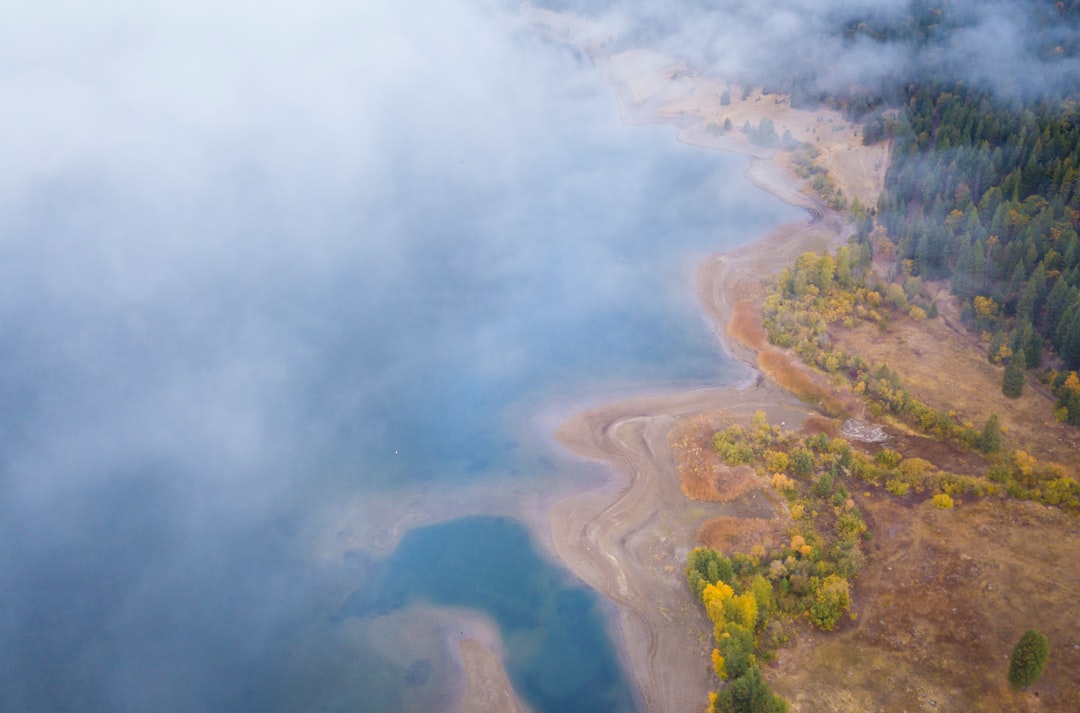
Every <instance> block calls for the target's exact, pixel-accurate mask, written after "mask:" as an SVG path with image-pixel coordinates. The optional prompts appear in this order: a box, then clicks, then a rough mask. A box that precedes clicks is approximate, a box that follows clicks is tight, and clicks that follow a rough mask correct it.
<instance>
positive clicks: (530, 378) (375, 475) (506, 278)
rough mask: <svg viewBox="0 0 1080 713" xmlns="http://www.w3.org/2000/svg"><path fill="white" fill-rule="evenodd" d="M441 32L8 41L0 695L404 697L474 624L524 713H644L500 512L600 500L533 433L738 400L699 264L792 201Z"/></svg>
mask: <svg viewBox="0 0 1080 713" xmlns="http://www.w3.org/2000/svg"><path fill="white" fill-rule="evenodd" d="M422 9H423V12H420V13H417V8H416V7H412V6H410V7H399V6H397V5H394V4H392V3H388V2H375V3H366V4H365V7H362V8H356V7H351V6H349V5H346V4H337V3H329V2H326V3H314V4H313V5H312V6H311V7H310V8H304V9H291V10H286V9H284V8H261V7H260V8H258V9H256V8H254V7H245V6H243V5H237V6H229V7H228V8H225V9H220V8H215V7H210V6H209V5H208V6H206V7H204V6H202V5H199V4H195V5H193V6H192V7H190V8H188V7H185V8H182V9H180V8H174V7H172V6H171V5H170V4H169V3H160V4H155V3H150V4H148V5H147V6H146V8H145V9H144V10H142V11H141V12H140V13H138V14H134V15H132V14H127V13H125V12H122V11H121V9H120V8H119V6H117V7H112V6H110V5H108V4H106V6H105V7H103V8H100V9H99V11H96V12H94V13H90V12H89V11H87V12H86V14H85V15H83V16H80V17H76V18H74V19H75V20H77V21H81V23H82V24H79V22H74V23H60V22H56V21H55V20H54V19H53V18H52V17H51V16H50V15H49V13H48V12H47V11H42V12H41V13H40V14H39V15H34V14H33V13H32V12H30V13H29V15H28V16H27V17H25V18H22V20H24V21H27V22H31V21H32V22H33V23H35V24H34V27H35V32H36V33H37V35H36V36H38V37H40V38H41V43H42V44H41V46H50V47H55V48H56V49H55V52H53V53H45V52H44V51H41V50H39V49H37V47H38V45H34V46H33V47H31V46H30V45H25V44H15V45H11V46H9V48H8V49H7V50H6V52H8V53H9V58H11V57H14V60H15V61H13V62H9V65H8V66H10V67H12V69H11V71H9V72H8V73H7V74H6V75H5V76H4V77H3V78H2V81H3V82H4V86H5V88H6V89H7V93H8V96H10V97H12V102H13V105H14V104H18V105H19V106H21V107H23V108H24V111H22V112H21V113H20V117H19V120H18V121H17V122H14V123H13V124H12V126H11V127H10V131H8V132H7V135H6V136H5V137H4V138H3V139H0V141H2V142H3V145H4V148H5V151H6V154H5V155H7V156H9V157H10V160H9V166H8V170H7V171H6V174H7V175H6V177H5V178H4V179H3V181H2V182H0V201H2V204H3V207H4V210H3V211H2V217H0V231H2V232H0V271H2V279H0V285H2V287H0V289H2V290H3V299H2V300H0V354H2V362H0V363H2V364H3V368H2V369H0V397H2V399H0V403H2V404H3V407H2V411H0V429H2V430H0V435H2V438H0V542H2V543H3V544H0V601H2V603H3V606H2V610H0V631H2V636H0V658H2V659H3V664H4V665H3V666H0V702H2V706H0V707H3V708H5V709H10V710H49V711H65V710H73V711H74V710H78V711H84V712H85V711H133V712H134V711H139V712H140V713H141V712H144V711H148V710H155V711H174V710H175V711H192V710H245V711H247V710H250V711H279V710H280V711H284V710H313V711H316V710H326V711H345V710H348V711H355V710H363V711H372V712H380V713H381V712H382V711H387V712H389V711H401V710H419V709H421V708H429V707H432V706H437V705H445V703H446V700H447V699H446V697H447V695H448V694H447V691H448V690H449V688H448V687H452V686H453V681H454V677H455V669H454V663H453V658H452V655H451V652H450V650H449V645H448V644H447V632H448V630H449V629H450V628H452V627H453V626H454V622H455V621H456V620H457V619H458V618H460V617H462V616H465V617H469V616H478V617H481V619H482V620H483V621H487V622H489V623H490V624H491V625H492V626H494V627H496V628H497V630H498V632H499V635H500V637H501V639H502V642H503V645H504V647H505V652H506V665H507V668H508V671H509V674H510V676H511V679H512V680H513V682H514V684H515V689H516V690H517V691H518V693H519V694H520V695H521V696H522V698H523V699H524V700H525V701H526V702H527V703H528V704H529V705H530V706H531V707H532V708H533V710H534V711H535V712H536V713H541V712H547V711H550V712H555V711H560V712H563V711H575V710H580V711H620V712H621V711H630V710H636V709H637V706H638V704H637V703H636V696H637V694H636V692H635V691H634V688H633V684H632V682H631V681H629V680H628V678H627V674H626V672H625V671H624V670H623V668H622V661H621V658H620V656H619V654H618V649H617V646H616V643H615V642H614V641H613V640H612V638H611V636H610V634H609V623H610V622H611V621H612V611H611V607H610V605H609V603H607V602H606V601H604V600H603V599H602V598H600V597H598V596H597V595H596V594H595V593H593V592H592V591H591V590H588V589H586V588H584V587H583V586H582V585H581V584H580V582H578V581H577V580H576V579H575V578H574V577H573V576H572V575H571V574H570V573H569V572H567V571H566V570H565V569H563V568H562V567H561V566H560V565H559V564H558V563H556V562H555V561H553V560H552V559H551V558H550V556H549V555H548V554H547V552H546V550H545V549H544V548H543V547H542V546H540V545H538V540H537V535H536V534H535V533H531V532H530V531H529V529H528V527H527V526H526V525H525V524H523V522H522V521H521V520H519V519H517V518H515V517H514V513H515V511H516V510H519V509H520V507H519V505H518V504H517V503H518V502H519V501H521V500H523V499H526V498H529V497H532V494H535V493H544V492H548V491H551V490H556V489H561V490H565V489H566V488H567V487H570V486H571V485H572V482H573V481H575V480H577V479H582V478H583V480H582V482H595V479H596V472H595V470H593V471H590V470H589V469H588V468H586V467H584V466H582V465H581V464H578V463H577V462H576V461H573V460H572V459H569V458H567V457H566V454H563V453H561V452H559V451H558V450H557V449H555V448H554V447H553V446H552V444H551V442H550V440H549V439H548V438H547V437H546V434H544V433H542V432H541V431H542V429H540V428H539V425H540V423H539V422H538V421H537V420H536V418H535V415H536V414H538V413H540V412H542V411H544V410H545V409H547V408H550V407H551V405H552V404H560V405H563V406H565V405H566V404H575V403H581V404H584V403H590V402H595V401H596V400H597V399H600V398H606V397H607V396H609V395H614V394H620V393H627V392H631V391H646V390H657V389H662V388H671V387H675V386H695V385H705V384H709V385H715V384H720V383H729V382H731V381H733V380H737V379H739V378H742V377H743V376H744V372H743V371H742V370H741V367H738V366H737V365H735V364H733V363H731V362H730V361H729V360H727V359H726V358H725V357H724V356H723V355H722V354H721V353H720V352H719V351H718V347H717V344H716V341H715V338H714V337H713V335H712V333H711V327H710V326H709V325H708V324H707V323H706V321H705V319H704V317H703V316H702V314H701V312H700V310H699V308H698V306H697V304H696V301H695V297H694V294H693V289H692V282H691V276H692V271H693V269H694V266H695V264H696V262H697V261H698V260H699V259H701V258H702V257H704V256H705V255H707V254H709V253H711V252H715V251H718V250H721V249H724V248H726V247H730V246H733V245H737V244H741V243H744V242H746V241H748V240H750V239H752V238H753V237H756V236H758V235H760V234H763V233H764V232H766V231H768V230H769V229H771V228H772V227H774V226H776V225H778V224H780V223H781V222H784V221H786V220H790V219H792V218H793V217H795V215H796V212H795V211H794V210H793V209H791V208H788V207H786V206H782V205H779V204H778V202H777V201H776V200H775V199H773V198H771V197H769V196H767V195H765V194H764V193H762V192H760V191H758V190H756V189H754V188H753V187H752V186H750V185H749V183H748V182H746V181H745V180H744V179H742V177H741V171H742V168H743V166H744V162H743V160H742V159H739V158H736V157H732V156H727V155H721V154H716V153H709V152H706V151H703V150H700V149H693V148H689V147H686V146H683V145H681V144H679V143H678V142H677V141H676V140H675V136H674V131H673V129H671V128H669V127H642V126H628V125H625V124H623V123H622V122H621V121H620V118H619V113H618V108H617V106H616V104H615V101H614V98H613V96H612V94H611V92H610V91H609V90H608V89H607V88H606V87H604V86H603V84H602V83H601V81H600V78H599V76H598V73H597V72H596V71H595V69H594V68H593V66H592V63H591V61H590V60H589V59H588V58H587V57H582V56H581V55H580V54H578V53H576V52H573V51H571V50H569V49H567V48H565V47H562V46H559V45H557V44H554V43H551V42H548V41H546V40H544V39H542V38H541V37H539V36H537V35H536V33H534V32H532V31H531V30H530V28H528V27H527V26H524V25H522V24H521V23H520V21H519V18H518V17H517V15H516V13H515V12H514V10H513V8H512V7H507V8H504V7H502V6H500V5H498V4H495V5H493V4H490V3H482V2H468V1H467V0H434V1H432V2H430V3H425V4H424V6H423V8H422ZM76 25H78V27H79V29H73V28H74V27H75V26H76ZM50 43H51V44H50ZM590 473H591V475H589V474H590ZM590 478H591V480H590Z"/></svg>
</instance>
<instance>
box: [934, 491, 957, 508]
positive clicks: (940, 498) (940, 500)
mask: <svg viewBox="0 0 1080 713" xmlns="http://www.w3.org/2000/svg"><path fill="white" fill-rule="evenodd" d="M952 506H953V499H952V498H950V497H949V495H948V493H938V494H937V495H935V496H934V507H938V508H941V509H942V510H948V509H949V508H951V507H952Z"/></svg>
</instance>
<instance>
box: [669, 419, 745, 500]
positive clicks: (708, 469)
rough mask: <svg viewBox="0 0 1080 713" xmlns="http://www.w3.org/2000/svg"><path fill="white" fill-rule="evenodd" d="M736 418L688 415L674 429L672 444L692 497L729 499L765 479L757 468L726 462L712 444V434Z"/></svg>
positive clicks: (684, 489)
mask: <svg viewBox="0 0 1080 713" xmlns="http://www.w3.org/2000/svg"><path fill="white" fill-rule="evenodd" d="M732 421H733V419H732V418H731V417H730V416H729V415H724V414H720V413H715V412H710V413H702V414H698V415H697V416H693V417H691V418H687V419H684V420H682V421H681V422H680V423H678V424H677V425H676V426H675V427H674V428H672V429H671V432H670V434H669V435H668V444H669V445H670V446H671V451H672V453H673V454H674V456H675V465H676V467H677V469H678V473H679V482H680V483H681V484H682V492H683V495H685V496H686V497H688V498H690V499H691V500H702V501H705V502H713V503H726V502H730V501H732V500H735V499H736V498H738V497H739V496H740V495H745V494H746V493H748V492H750V491H751V490H755V489H757V488H760V487H761V485H762V483H761V481H760V479H759V478H758V477H757V475H756V474H755V473H754V470H753V468H750V467H749V466H745V465H740V466H734V467H732V466H729V465H727V464H725V463H724V462H723V461H722V460H721V459H720V456H719V455H717V453H716V450H715V449H714V448H713V447H712V437H713V434H714V433H716V432H717V431H719V430H721V429H723V428H726V427H727V426H729V425H730V424H731V423H732Z"/></svg>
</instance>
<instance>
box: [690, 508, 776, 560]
mask: <svg viewBox="0 0 1080 713" xmlns="http://www.w3.org/2000/svg"><path fill="white" fill-rule="evenodd" d="M786 534H787V533H786V531H785V529H784V527H783V526H782V524H781V522H780V521H779V520H775V519H774V520H765V519H762V518H757V517H755V518H747V517H716V518H713V519H711V520H708V521H706V522H705V524H704V525H702V526H701V528H700V529H699V530H698V533H697V539H698V543H699V544H701V545H702V546H703V547H711V548H713V549H714V550H720V551H721V552H723V553H725V554H727V555H732V554H734V553H736V552H750V551H751V550H752V549H753V548H754V546H755V545H760V546H762V547H764V548H765V550H766V551H768V550H770V549H772V548H773V547H774V546H776V545H778V544H782V543H783V542H785V541H786V537H785V535H786Z"/></svg>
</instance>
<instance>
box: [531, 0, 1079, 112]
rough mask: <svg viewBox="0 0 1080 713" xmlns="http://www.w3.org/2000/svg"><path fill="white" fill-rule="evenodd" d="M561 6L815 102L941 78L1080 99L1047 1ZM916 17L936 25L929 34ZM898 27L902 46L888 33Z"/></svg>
mask: <svg viewBox="0 0 1080 713" xmlns="http://www.w3.org/2000/svg"><path fill="white" fill-rule="evenodd" d="M550 4H551V5H552V6H555V7H561V8H570V9H574V10H576V11H579V12H581V13H583V14H585V15H587V16H590V17H595V18H598V19H599V20H600V21H601V22H604V23H606V25H607V26H608V27H610V28H612V31H613V32H618V34H619V36H620V38H621V39H620V42H622V43H624V44H626V45H633V44H642V43H644V44H649V45H652V46H656V47H663V48H666V49H667V50H668V51H669V52H670V53H671V54H673V55H675V56H679V57H682V58H684V59H686V60H687V61H688V62H689V64H690V66H691V67H693V68H694V69H696V70H698V71H704V72H710V73H714V74H717V75H720V76H723V77H725V78H735V79H739V80H741V81H747V82H750V83H754V84H760V83H765V84H768V85H772V86H773V87H775V88H779V89H781V90H784V91H790V90H791V89H792V88H799V89H800V90H803V91H805V92H806V93H807V95H811V96H812V95H816V94H818V93H822V92H838V91H839V92H843V91H846V90H848V89H850V88H851V87H852V86H853V85H854V86H859V87H863V88H867V89H869V90H871V91H885V92H886V93H887V94H888V93H890V92H891V91H894V90H895V88H896V86H897V85H898V84H899V85H903V84H907V83H908V82H911V81H921V80H923V79H925V78H926V77H930V76H932V77H934V78H936V79H941V80H955V81H962V82H965V83H967V84H969V85H971V86H974V87H978V88H980V89H983V90H987V91H990V92H993V93H995V94H997V95H999V96H1001V97H1003V98H1005V99H1010V100H1012V99H1022V100H1031V99H1038V98H1041V97H1042V96H1044V95H1045V94H1048V93H1049V94H1062V93H1065V92H1068V91H1074V90H1075V89H1076V88H1077V82H1078V80H1077V77H1078V76H1080V55H1078V53H1077V50H1078V48H1080V28H1078V27H1077V26H1076V21H1075V18H1065V17H1063V16H1062V14H1061V13H1063V12H1064V10H1063V9H1062V10H1061V11H1060V12H1059V8H1058V7H1057V6H1056V5H1055V4H1054V3H1052V2H1043V1H1042V0H1030V2H1029V1H1025V2H1008V1H1005V0H1000V1H998V0H995V1H991V2H986V1H983V0H943V1H942V2H923V1H920V0H829V1H827V2H821V1H819V0H771V1H767V2H743V1H742V0H676V1H675V2H668V1H666V0H627V1H626V2H620V3H606V2H599V1H594V0H552V2H551V3H550ZM942 7H944V8H946V12H945V13H944V14H941V13H937V12H935V11H934V8H942ZM912 16H916V17H921V18H925V21H924V23H923V27H922V31H919V30H918V29H917V27H916V26H915V25H913V24H912V22H911V19H910V18H911V17H912ZM688 18H692V21H688ZM895 27H900V28H901V30H900V31H899V32H896V33H895V34H894V35H893V36H885V35H884V33H883V32H882V31H883V30H884V29H886V28H895Z"/></svg>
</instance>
